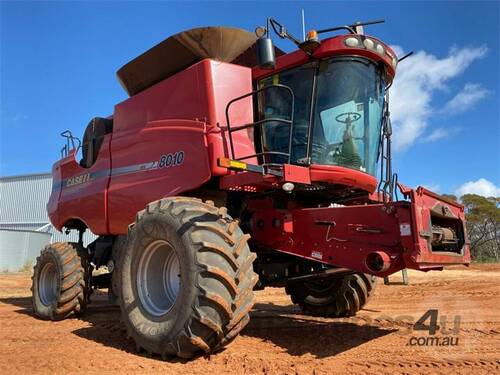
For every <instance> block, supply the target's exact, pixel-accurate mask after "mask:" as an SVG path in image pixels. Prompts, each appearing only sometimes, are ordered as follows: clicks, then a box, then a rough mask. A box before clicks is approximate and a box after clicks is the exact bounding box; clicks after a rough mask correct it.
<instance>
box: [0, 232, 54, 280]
mask: <svg viewBox="0 0 500 375" xmlns="http://www.w3.org/2000/svg"><path fill="white" fill-rule="evenodd" d="M49 242H50V233H42V232H34V231H19V230H7V229H0V271H2V272H4V271H7V272H14V271H18V270H20V269H22V268H24V267H28V268H29V269H31V267H33V264H34V261H35V259H36V257H37V256H38V254H39V253H40V250H41V249H43V247H44V246H45V245H47V244H48V243H49Z"/></svg>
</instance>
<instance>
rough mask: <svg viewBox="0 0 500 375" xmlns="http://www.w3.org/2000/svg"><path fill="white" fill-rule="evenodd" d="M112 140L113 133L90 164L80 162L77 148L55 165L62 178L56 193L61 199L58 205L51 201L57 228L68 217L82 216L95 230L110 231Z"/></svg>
mask: <svg viewBox="0 0 500 375" xmlns="http://www.w3.org/2000/svg"><path fill="white" fill-rule="evenodd" d="M110 141H111V135H109V134H108V135H106V136H104V141H103V142H102V146H101V149H100V152H99V156H98V157H97V160H96V162H95V163H94V165H92V166H91V167H90V168H83V167H82V166H80V164H79V162H78V161H77V160H76V159H75V156H76V155H75V151H74V150H72V151H71V152H70V153H69V155H68V156H67V157H66V158H64V159H62V160H60V161H59V162H58V163H56V164H55V165H54V169H55V170H56V171H57V173H58V174H59V176H60V179H59V180H55V179H54V181H53V189H52V195H54V194H55V195H59V202H58V205H57V207H55V205H54V204H50V205H49V206H48V211H49V212H48V213H49V218H50V220H51V222H52V224H54V226H55V227H56V228H57V229H59V230H60V229H61V228H62V227H63V226H64V224H65V223H66V222H67V221H68V220H71V219H78V220H81V221H82V222H84V223H85V224H86V225H87V226H88V227H89V228H90V229H91V231H92V232H93V233H94V234H99V235H100V234H107V233H108V228H107V206H106V195H107V187H108V183H109V175H110V165H111V163H110V149H109V145H110ZM52 200H53V198H51V201H52Z"/></svg>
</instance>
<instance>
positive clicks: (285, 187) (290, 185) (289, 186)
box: [281, 182, 295, 193]
mask: <svg viewBox="0 0 500 375" xmlns="http://www.w3.org/2000/svg"><path fill="white" fill-rule="evenodd" d="M281 188H282V189H283V190H284V191H286V192H287V193H291V192H292V190H293V189H295V185H294V184H293V183H292V182H285V183H284V184H283V185H282V186H281Z"/></svg>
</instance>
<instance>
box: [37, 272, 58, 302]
mask: <svg viewBox="0 0 500 375" xmlns="http://www.w3.org/2000/svg"><path fill="white" fill-rule="evenodd" d="M58 279H59V274H58V272H57V269H56V266H55V265H54V264H53V263H47V264H45V265H44V266H43V268H42V272H41V273H40V278H39V280H38V295H39V296H40V301H41V302H42V303H43V304H44V305H45V306H51V305H52V304H54V302H55V301H57V292H58V285H57V284H58Z"/></svg>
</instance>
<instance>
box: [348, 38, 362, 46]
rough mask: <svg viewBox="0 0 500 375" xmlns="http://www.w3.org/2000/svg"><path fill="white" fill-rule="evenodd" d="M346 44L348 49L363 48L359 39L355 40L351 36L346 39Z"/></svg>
mask: <svg viewBox="0 0 500 375" xmlns="http://www.w3.org/2000/svg"><path fill="white" fill-rule="evenodd" d="M344 44H345V45H346V46H347V47H360V46H361V42H360V41H359V39H358V38H355V37H353V36H351V37H349V38H345V40H344Z"/></svg>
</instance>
